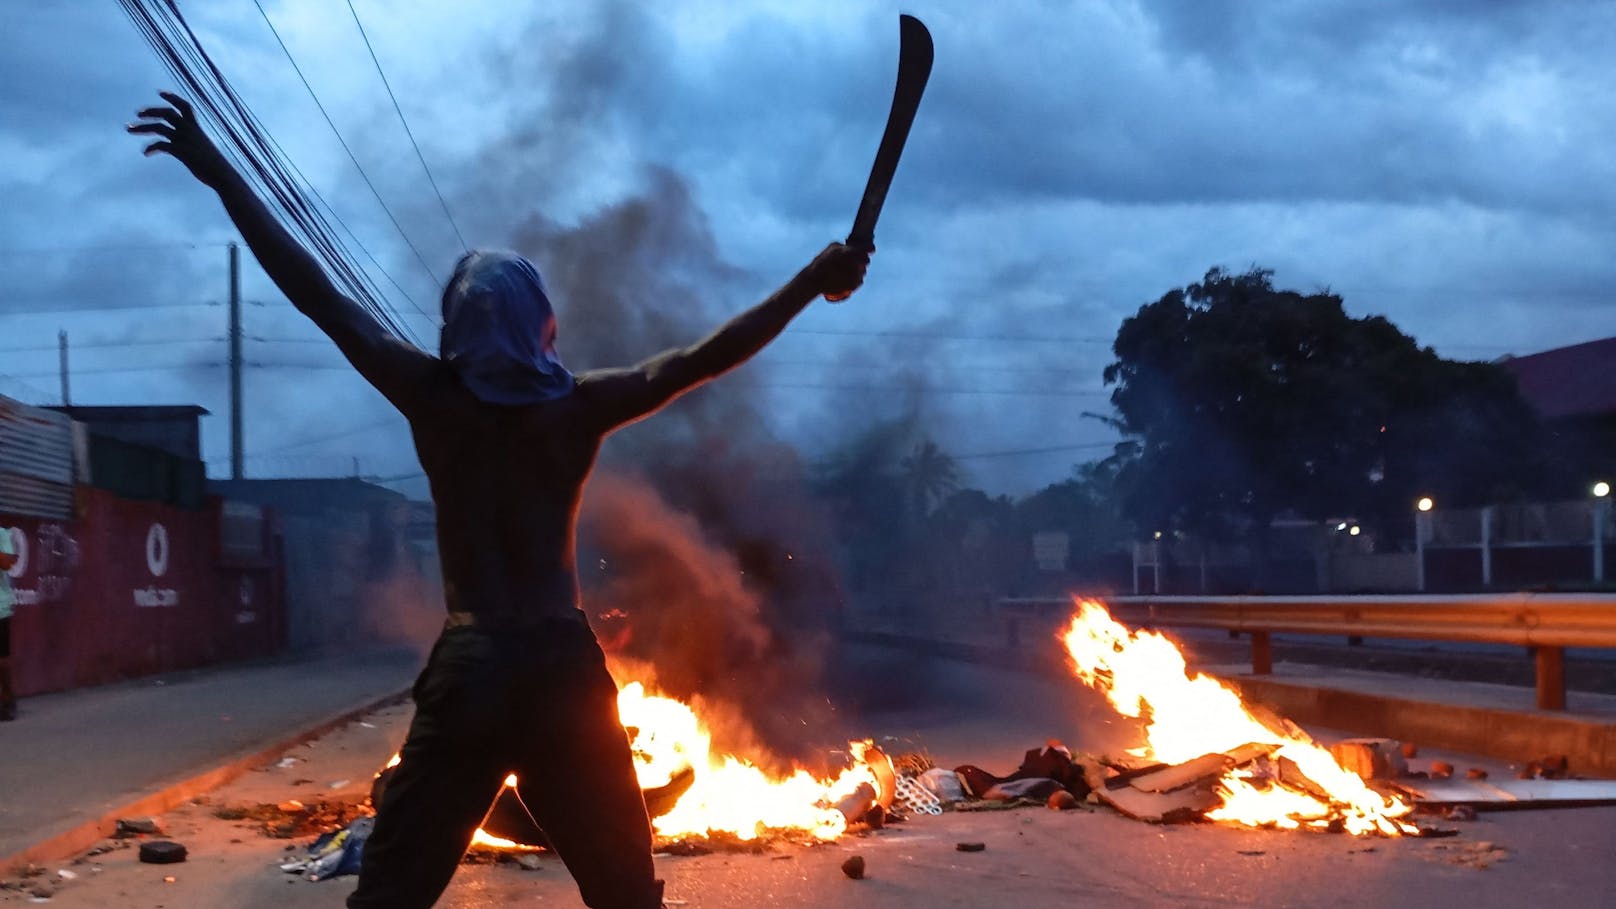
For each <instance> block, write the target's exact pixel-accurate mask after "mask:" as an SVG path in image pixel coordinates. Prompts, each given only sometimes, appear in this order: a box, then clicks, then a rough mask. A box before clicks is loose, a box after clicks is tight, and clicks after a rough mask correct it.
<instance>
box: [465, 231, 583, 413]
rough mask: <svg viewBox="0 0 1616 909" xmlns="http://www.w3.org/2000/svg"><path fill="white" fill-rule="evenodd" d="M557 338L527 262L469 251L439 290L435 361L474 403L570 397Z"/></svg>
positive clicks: (570, 383)
mask: <svg viewBox="0 0 1616 909" xmlns="http://www.w3.org/2000/svg"><path fill="white" fill-rule="evenodd" d="M555 339H556V318H555V310H554V309H552V308H551V307H550V298H549V297H547V296H545V293H544V281H543V280H542V279H541V278H540V277H539V270H538V269H537V268H534V267H533V263H531V262H529V261H528V260H526V259H524V258H522V257H521V256H518V255H516V254H514V253H504V252H470V253H466V254H465V255H464V256H461V257H460V261H458V262H456V263H455V268H454V274H453V275H451V276H450V277H449V284H448V286H447V287H445V288H444V289H443V335H442V340H441V344H440V349H439V355H440V356H442V357H443V360H444V362H446V363H448V364H449V365H450V366H451V367H453V369H454V370H455V372H456V374H458V375H459V376H460V381H461V382H462V383H463V384H464V385H465V386H466V388H467V389H468V390H469V391H470V392H471V393H472V394H473V395H476V396H477V398H478V399H479V400H482V401H485V402H487V403H489V404H536V403H538V402H540V401H550V400H554V399H555V398H560V397H564V396H566V395H567V394H569V393H571V392H572V387H573V378H572V373H570V372H568V371H567V368H566V367H565V366H562V365H561V358H560V357H558V356H556V351H555Z"/></svg>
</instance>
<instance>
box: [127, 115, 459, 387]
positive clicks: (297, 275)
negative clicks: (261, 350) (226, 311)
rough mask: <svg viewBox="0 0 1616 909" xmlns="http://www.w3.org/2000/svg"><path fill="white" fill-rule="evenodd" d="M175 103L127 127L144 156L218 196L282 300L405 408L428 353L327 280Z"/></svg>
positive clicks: (422, 378)
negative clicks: (164, 159) (162, 160)
mask: <svg viewBox="0 0 1616 909" xmlns="http://www.w3.org/2000/svg"><path fill="white" fill-rule="evenodd" d="M161 94H162V96H163V99H164V100H166V101H167V102H169V104H171V105H173V106H172V107H148V108H146V109H144V110H142V111H141V112H140V114H139V116H140V117H141V118H142V121H143V122H140V123H134V124H130V126H129V128H128V129H129V132H131V133H137V134H147V135H154V136H158V137H159V140H158V141H156V142H153V143H152V144H150V145H148V146H147V147H146V154H148V155H150V154H153V153H155V152H166V153H167V154H169V155H172V156H173V157H175V158H177V159H178V160H179V161H180V163H182V164H184V165H185V166H186V167H187V168H189V169H190V171H191V173H192V174H193V175H194V176H195V177H196V178H197V179H198V180H200V181H201V182H202V183H203V184H205V185H207V186H209V187H211V188H212V189H214V190H215V191H217V192H218V194H219V200H220V201H221V202H223V203H224V208H225V211H226V212H227V213H228V214H229V215H230V220H232V221H234V222H235V224H236V229H237V230H239V231H241V238H242V239H243V240H245V241H246V242H247V247H248V248H249V249H251V250H252V253H253V256H255V257H256V258H257V259H258V263H259V264H260V265H262V266H263V268H264V272H265V273H266V274H268V275H269V277H270V280H272V281H274V282H275V286H276V287H279V288H280V289H281V293H283V294H285V295H286V299H288V300H290V301H291V302H292V305H293V306H295V307H297V309H298V311H299V312H301V313H303V314H304V315H305V316H308V317H309V318H310V319H311V320H313V321H314V324H315V325H317V326H319V328H320V330H321V331H323V332H325V333H326V335H327V336H329V337H330V338H331V340H332V341H335V342H336V345H337V349H338V350H340V351H342V355H343V356H344V357H347V358H348V362H349V363H352V364H353V366H354V368H355V369H357V370H359V374H360V375H362V376H364V377H365V379H366V380H367V381H369V382H370V384H371V385H374V386H375V387H376V389H377V390H378V391H380V392H381V393H382V394H383V395H385V396H386V397H387V399H388V400H389V401H391V402H393V405H394V406H395V407H398V408H399V409H400V410H403V411H405V412H406V413H408V410H409V407H410V406H411V404H413V402H414V401H415V400H416V399H417V398H418V397H419V395H420V393H421V391H422V390H423V389H424V387H425V383H426V379H427V377H429V376H430V374H431V367H432V358H431V357H430V356H428V355H427V354H425V353H423V352H421V350H419V349H418V348H416V347H415V346H413V345H410V344H407V343H405V342H403V341H401V340H399V339H398V338H395V337H393V335H392V334H390V333H389V332H388V331H387V330H386V329H384V328H383V327H382V326H381V325H380V324H378V323H377V322H376V320H375V319H373V318H371V315H370V314H369V313H367V312H366V311H365V310H364V309H362V308H361V307H360V306H359V304H357V303H355V302H354V301H353V300H351V299H349V298H348V297H346V296H344V295H343V294H342V293H341V292H340V291H338V290H337V288H336V286H335V285H334V284H332V283H331V279H330V278H329V277H327V276H326V273H325V271H324V269H322V268H321V267H320V264H319V262H317V261H316V260H315V258H314V257H313V256H311V255H309V253H308V251H307V250H305V249H304V248H303V247H302V246H301V245H300V244H299V243H298V242H297V241H296V240H295V239H294V238H293V237H292V235H291V234H290V233H288V232H287V230H286V228H285V227H284V226H283V225H282V224H281V223H280V221H279V220H278V219H277V218H276V217H275V216H274V215H273V214H271V213H270V211H269V209H268V208H267V207H265V205H264V203H263V200H261V199H259V198H258V196H257V194H255V193H254V192H253V191H252V187H251V186H249V185H248V184H247V181H246V180H245V179H243V178H242V176H241V174H239V173H237V172H236V170H235V168H233V167H231V166H230V162H229V161H227V160H226V159H225V157H224V155H222V154H220V153H219V149H218V148H217V147H216V146H215V145H214V144H213V142H212V140H210V139H209V138H208V136H207V134H206V133H204V132H203V131H202V127H201V124H199V123H198V122H197V120H196V116H195V113H194V112H193V111H192V109H191V105H190V103H189V102H187V101H186V100H185V99H184V98H181V97H180V96H178V95H175V94H172V93H170V92H162V93H161Z"/></svg>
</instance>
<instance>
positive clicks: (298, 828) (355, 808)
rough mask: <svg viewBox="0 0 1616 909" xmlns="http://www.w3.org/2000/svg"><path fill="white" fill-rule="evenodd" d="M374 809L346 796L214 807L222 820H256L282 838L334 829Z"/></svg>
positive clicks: (264, 829)
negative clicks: (344, 797)
mask: <svg viewBox="0 0 1616 909" xmlns="http://www.w3.org/2000/svg"><path fill="white" fill-rule="evenodd" d="M373 813H374V812H372V811H371V810H370V808H369V807H367V806H366V805H365V804H364V803H363V802H361V801H356V800H353V799H342V798H335V799H321V800H319V801H316V802H314V803H313V804H304V803H303V802H300V801H298V800H296V799H291V800H288V801H285V802H281V803H280V804H277V805H272V804H269V803H267V802H261V803H259V804H257V805H220V806H219V807H217V808H215V809H214V810H213V816H214V817H216V818H219V819H220V820H225V821H241V820H248V821H254V822H256V823H257V825H258V827H259V832H261V833H262V834H263V835H265V836H267V837H270V838H272V839H278V840H286V839H298V838H301V837H305V836H318V835H320V834H325V833H331V832H333V831H336V830H341V829H342V828H344V827H346V826H348V825H349V824H350V823H352V822H353V821H354V820H355V819H356V818H361V817H366V816H369V815H371V814H373Z"/></svg>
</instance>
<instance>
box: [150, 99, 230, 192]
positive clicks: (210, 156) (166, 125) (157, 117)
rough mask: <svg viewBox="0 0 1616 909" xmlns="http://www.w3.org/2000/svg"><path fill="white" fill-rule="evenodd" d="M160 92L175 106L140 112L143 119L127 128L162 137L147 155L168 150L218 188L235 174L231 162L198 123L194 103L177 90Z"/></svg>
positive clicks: (195, 173) (196, 174)
mask: <svg viewBox="0 0 1616 909" xmlns="http://www.w3.org/2000/svg"><path fill="white" fill-rule="evenodd" d="M158 94H159V95H161V96H162V98H163V100H164V101H167V102H168V103H169V104H170V105H172V106H170V107H148V108H146V109H144V110H142V111H141V112H140V113H138V114H136V116H138V117H140V118H141V119H140V122H138V123H131V124H129V126H128V127H126V128H127V129H128V130H129V132H131V133H135V134H137V135H151V136H157V137H158V140H157V141H156V142H153V143H152V144H150V145H148V146H146V151H145V154H147V155H152V154H156V153H157V152H164V153H166V154H169V155H172V156H174V157H175V158H177V159H178V160H179V162H180V163H181V164H184V165H185V166H186V168H188V169H189V170H190V171H191V174H192V175H193V176H195V177H196V178H197V179H198V180H201V181H202V182H203V183H205V184H207V185H208V186H211V187H214V188H215V189H217V188H218V186H219V184H220V182H221V181H223V180H224V179H225V178H226V177H228V176H229V175H230V174H231V173H232V170H231V167H230V162H228V161H226V160H225V157H224V155H222V154H220V152H219V147H218V146H216V145H214V144H213V140H212V139H209V138H208V135H207V133H205V132H203V131H202V124H200V123H198V122H197V120H196V112H195V111H194V110H192V108H191V102H189V101H187V100H185V99H184V98H181V97H180V96H179V95H176V94H174V93H173V92H158Z"/></svg>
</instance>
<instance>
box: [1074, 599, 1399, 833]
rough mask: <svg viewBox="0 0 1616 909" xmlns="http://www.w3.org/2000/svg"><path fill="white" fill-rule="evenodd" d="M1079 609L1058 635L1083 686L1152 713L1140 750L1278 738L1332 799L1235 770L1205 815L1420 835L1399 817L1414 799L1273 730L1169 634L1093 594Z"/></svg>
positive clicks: (1161, 751)
mask: <svg viewBox="0 0 1616 909" xmlns="http://www.w3.org/2000/svg"><path fill="white" fill-rule="evenodd" d="M1077 607H1078V609H1077V614H1076V615H1074V616H1073V617H1072V622H1071V625H1070V626H1069V627H1068V628H1067V630H1066V631H1065V632H1064V633H1063V634H1062V635H1061V641H1062V643H1064V644H1065V646H1066V652H1067V654H1068V655H1069V656H1070V657H1071V660H1072V668H1073V671H1074V672H1075V673H1076V675H1077V677H1078V678H1079V679H1081V680H1082V681H1083V682H1084V684H1087V685H1089V686H1090V687H1092V688H1095V689H1097V690H1099V691H1100V692H1102V693H1104V694H1105V696H1106V697H1107V698H1108V699H1109V700H1110V701H1111V705H1112V706H1113V707H1115V708H1116V709H1117V711H1118V712H1120V713H1121V714H1123V715H1124V716H1128V717H1135V718H1143V719H1144V720H1145V728H1144V733H1145V745H1144V747H1143V748H1140V749H1137V750H1136V751H1135V752H1133V753H1136V754H1138V755H1139V756H1140V757H1144V758H1147V759H1150V760H1155V761H1161V762H1163V763H1168V764H1177V763H1182V762H1184V761H1188V760H1192V759H1194V758H1198V757H1201V756H1202V755H1206V754H1212V753H1214V752H1227V751H1231V750H1233V749H1235V748H1238V747H1240V746H1241V745H1245V744H1248V743H1259V744H1266V745H1273V746H1275V751H1274V752H1273V754H1272V759H1273V760H1274V761H1275V762H1278V761H1280V760H1282V759H1289V760H1290V761H1291V762H1292V763H1294V764H1295V765H1296V768H1297V769H1298V770H1300V771H1301V773H1302V775H1303V776H1305V777H1306V778H1307V779H1308V780H1309V781H1311V782H1312V783H1313V784H1314V785H1315V786H1317V787H1318V789H1319V790H1321V791H1322V792H1323V793H1325V794H1327V795H1328V796H1329V799H1330V801H1328V802H1325V801H1322V800H1320V799H1318V798H1316V797H1315V796H1314V795H1312V794H1310V793H1308V792H1306V791H1303V790H1301V789H1298V788H1295V787H1293V786H1289V785H1287V784H1286V783H1285V782H1283V781H1281V780H1279V779H1275V778H1266V779H1265V778H1259V777H1258V776H1257V775H1256V774H1253V773H1251V772H1250V771H1243V770H1232V771H1230V772H1229V773H1228V774H1225V775H1224V777H1223V778H1222V779H1220V780H1219V781H1218V784H1217V792H1218V794H1219V795H1220V796H1222V798H1223V803H1222V804H1221V805H1219V806H1218V807H1217V808H1216V809H1214V810H1212V811H1209V812H1207V814H1206V817H1207V818H1209V819H1211V820H1215V821H1228V822H1231V823H1237V824H1244V825H1247V826H1251V827H1265V826H1274V827H1280V828H1284V829H1294V828H1297V827H1302V826H1308V827H1317V828H1324V827H1328V826H1330V825H1331V824H1332V823H1335V822H1339V823H1340V824H1341V826H1342V827H1343V828H1344V829H1345V830H1346V831H1347V832H1348V833H1352V834H1354V835H1362V834H1367V833H1380V834H1383V835H1386V836H1397V835H1400V834H1405V833H1418V828H1416V827H1415V826H1413V825H1412V824H1409V823H1407V822H1405V821H1402V820H1400V818H1402V817H1404V816H1405V815H1407V814H1409V813H1410V812H1412V811H1413V810H1414V808H1413V806H1412V805H1410V804H1408V803H1407V802H1404V801H1402V800H1401V799H1398V798H1395V797H1387V796H1385V795H1382V794H1381V793H1378V792H1376V791H1374V790H1373V789H1370V788H1369V787H1368V786H1367V785H1365V784H1364V781H1363V780H1362V779H1361V778H1360V777H1359V776H1358V775H1357V774H1355V773H1353V772H1351V771H1349V770H1346V769H1345V768H1343V767H1341V765H1340V764H1338V763H1337V762H1336V760H1335V758H1334V756H1332V755H1331V754H1330V752H1329V751H1328V750H1326V749H1324V748H1322V747H1320V746H1319V745H1318V744H1317V743H1316V742H1314V741H1313V740H1312V739H1311V738H1309V737H1308V736H1307V735H1306V734H1305V733H1303V732H1302V731H1301V730H1299V729H1296V728H1294V727H1292V728H1288V729H1285V730H1276V729H1273V728H1270V727H1269V726H1268V725H1267V724H1265V723H1263V722H1262V721H1260V720H1258V719H1257V718H1256V717H1255V716H1253V715H1252V714H1251V712H1250V711H1248V710H1247V709H1246V708H1245V706H1244V705H1243V704H1242V703H1241V702H1240V696H1239V695H1238V694H1236V693H1235V692H1234V691H1233V690H1232V689H1230V688H1229V687H1227V686H1226V685H1224V684H1223V683H1222V682H1219V681H1217V680H1216V679H1213V678H1211V677H1209V676H1206V675H1202V674H1200V673H1195V674H1193V675H1192V674H1191V673H1190V671H1189V669H1188V667H1187V666H1186V665H1185V662H1184V654H1183V653H1182V652H1181V651H1180V650H1179V649H1178V646H1177V645H1175V644H1174V643H1173V642H1172V641H1170V640H1168V639H1167V638H1165V637H1163V636H1162V635H1160V634H1157V633H1155V632H1152V631H1139V632H1134V631H1129V630H1128V629H1127V628H1125V627H1124V626H1122V625H1121V624H1119V623H1118V622H1117V621H1116V620H1115V619H1113V618H1111V614H1110V613H1109V612H1108V611H1107V610H1106V608H1105V606H1103V605H1101V604H1100V603H1098V602H1096V601H1093V600H1079V601H1077Z"/></svg>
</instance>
